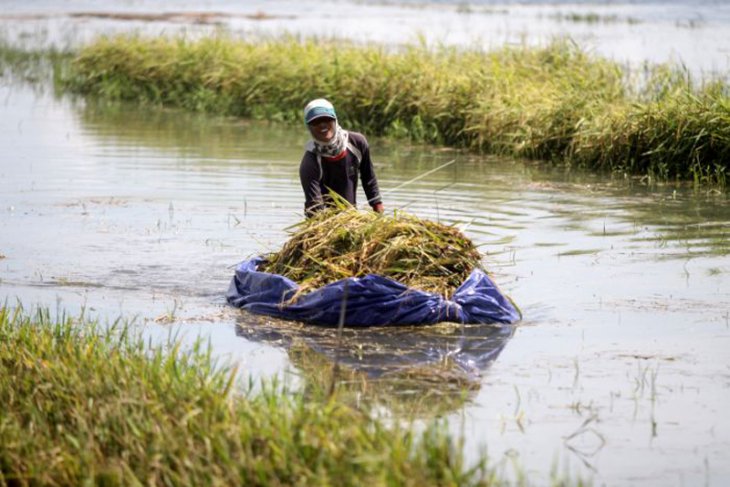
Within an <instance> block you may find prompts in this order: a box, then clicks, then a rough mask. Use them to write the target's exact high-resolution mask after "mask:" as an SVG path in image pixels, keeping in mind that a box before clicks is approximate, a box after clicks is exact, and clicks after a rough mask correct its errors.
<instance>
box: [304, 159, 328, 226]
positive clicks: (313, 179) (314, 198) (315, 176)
mask: <svg viewBox="0 0 730 487" xmlns="http://www.w3.org/2000/svg"><path fill="white" fill-rule="evenodd" d="M320 178H321V168H320V166H319V163H318V162H317V156H315V155H314V154H312V153H311V152H309V151H307V152H305V153H304V156H303V157H302V162H301V163H300V164H299V180H300V182H301V183H302V189H303V190H304V214H305V215H306V216H307V217H310V216H312V215H313V214H314V213H315V212H317V211H319V210H321V209H322V208H323V207H324V201H323V199H322V189H321V187H320V184H319V180H320Z"/></svg>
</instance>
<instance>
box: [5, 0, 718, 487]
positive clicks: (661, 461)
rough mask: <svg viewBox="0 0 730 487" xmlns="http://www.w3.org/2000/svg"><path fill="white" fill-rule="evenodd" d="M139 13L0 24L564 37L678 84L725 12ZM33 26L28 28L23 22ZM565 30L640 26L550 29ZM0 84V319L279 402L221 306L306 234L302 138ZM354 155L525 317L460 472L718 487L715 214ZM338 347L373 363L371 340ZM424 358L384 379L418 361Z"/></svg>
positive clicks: (258, 336) (490, 386) (60, 29)
mask: <svg viewBox="0 0 730 487" xmlns="http://www.w3.org/2000/svg"><path fill="white" fill-rule="evenodd" d="M150 5H151V4H150V3H149V2H146V1H140V2H122V3H118V4H117V3H114V4H112V3H100V2H96V1H88V2H73V3H65V2H62V3H59V2H57V1H45V2H23V3H20V2H10V3H9V4H8V5H4V6H5V7H7V8H6V10H5V11H4V15H6V16H12V15H16V17H15V18H14V19H10V17H7V18H5V19H4V20H3V19H2V18H0V21H1V22H2V29H3V32H4V35H5V36H6V38H10V39H12V40H16V41H18V40H22V39H26V40H28V39H31V40H34V42H36V41H39V40H40V41H41V42H52V41H61V42H72V41H73V42H77V41H79V40H84V39H87V38H91V37H93V36H94V35H96V34H98V33H99V32H101V31H109V32H113V31H127V30H129V29H130V27H131V28H139V29H141V30H145V31H151V32H155V33H159V31H160V30H165V31H166V32H171V31H175V30H176V29H180V28H183V29H185V30H187V31H189V32H190V31H195V32H207V31H211V30H215V29H217V28H219V27H216V26H193V25H179V24H176V23H174V22H167V23H164V22H163V23H152V24H150V23H147V22H137V23H134V22H131V23H130V22H121V21H103V20H99V19H93V18H91V19H89V18H86V19H83V18H75V17H70V16H68V15H67V14H68V13H73V12H81V11H100V10H106V11H140V12H149V11H150V10H152V11H160V10H166V11H167V10H196V11H197V10H211V11H212V10H215V11H224V12H229V13H231V12H233V13H239V14H247V13H254V12H257V11H266V12H268V13H269V14H270V15H272V16H273V17H274V18H272V19H270V20H267V21H261V20H251V19H247V18H245V17H233V18H229V19H228V20H226V21H225V22H224V24H225V25H224V27H225V28H227V29H230V30H232V31H234V33H238V34H242V35H248V34H250V33H252V32H258V33H262V32H263V33H277V32H281V31H282V30H286V31H290V32H296V33H302V34H311V33H312V25H313V19H315V18H317V19H319V18H330V19H333V20H336V22H337V25H338V26H340V27H341V26H343V25H346V26H347V29H345V30H347V32H349V33H350V34H351V38H353V39H355V40H358V41H368V40H378V41H385V42H390V43H399V42H408V41H410V40H412V39H413V38H414V37H416V36H417V34H418V32H419V26H421V27H420V28H421V29H423V26H429V28H428V31H429V32H431V35H430V36H429V37H428V40H429V41H435V42H438V41H444V42H448V43H452V42H453V43H456V44H458V43H461V44H464V43H468V42H473V39H474V38H475V37H478V36H479V35H480V33H481V34H483V36H482V37H481V39H482V40H484V44H486V45H492V44H493V45H499V44H500V43H503V42H519V38H520V36H521V35H523V37H526V38H527V39H528V40H540V39H544V38H547V37H549V36H551V35H552V34H554V33H556V32H558V31H561V30H566V29H567V26H570V29H569V30H570V32H571V35H573V37H575V38H577V39H579V40H580V41H581V42H585V43H586V44H587V45H588V46H589V47H590V46H592V45H593V46H596V50H598V51H599V52H602V53H606V54H608V55H611V56H613V57H616V58H617V59H621V60H624V61H627V62H638V60H643V59H649V60H658V61H663V60H666V59H668V58H671V57H672V56H674V55H677V56H678V57H680V58H681V59H682V60H683V61H684V62H685V63H686V64H687V65H688V67H691V68H692V69H698V70H706V71H712V70H715V69H719V70H720V72H721V73H722V72H723V71H722V70H723V69H725V70H726V69H727V54H728V52H729V51H728V46H729V45H730V44H728V43H729V42H730V41H728V40H729V39H730V35H727V34H728V33H727V25H728V9H729V8H728V4H727V3H726V2H701V3H690V2H671V3H668V4H666V5H662V4H657V3H651V2H635V3H630V4H615V3H605V4H593V3H589V2H576V3H575V4H563V3H554V4H551V5H541V4H531V3H529V2H528V3H525V4H515V3H507V4H505V5H502V4H493V3H490V2H471V11H465V9H464V8H461V11H458V10H459V7H458V6H457V5H455V4H453V3H451V4H449V3H448V2H446V3H442V4H440V5H437V6H434V7H429V8H425V9H424V8H421V7H419V8H413V7H412V6H408V5H405V6H387V5H378V6H368V5H366V4H364V3H363V4H357V5H352V4H344V3H316V4H315V3H312V4H311V5H310V7H311V8H308V9H304V8H301V7H299V8H297V9H294V8H293V7H292V4H291V3H288V2H265V3H264V2H258V3H257V2H251V3H246V4H245V5H246V7H245V8H244V7H241V5H244V4H243V3H237V2H236V3H234V2H228V3H225V2H220V3H219V2H216V3H215V4H213V3H205V4H201V5H198V4H197V3H196V4H193V3H186V2H175V3H174V4H173V3H172V2H169V3H164V2H162V3H161V4H157V3H156V4H155V8H154V9H151V7H150ZM160 5H162V6H166V7H169V8H164V9H163V8H158V7H160ZM297 5H299V4H297ZM318 9H319V10H318ZM322 9H324V10H322ZM480 9H481V10H480ZM487 9H492V10H493V11H491V12H488V11H487ZM325 10H326V12H325ZM504 10H507V11H508V13H506V14H505V13H504V12H503V11H504ZM29 12H36V13H41V14H43V15H40V16H39V17H37V18H30V17H26V18H25V20H22V21H21V20H19V19H20V17H18V16H19V15H21V14H25V13H29ZM292 12H295V13H294V14H292ZM353 12H354V13H353ZM570 12H588V13H589V12H603V13H604V14H605V15H619V16H621V17H632V18H633V17H636V18H638V19H639V20H641V22H639V23H629V22H615V21H612V22H602V23H598V24H593V25H591V24H586V23H566V21H558V20H557V19H556V18H555V17H554V15H555V14H556V13H566V14H567V13H570ZM49 13H53V15H50V16H49V15H46V14H49ZM290 14H291V15H290ZM286 15H290V17H286ZM551 15H553V17H550V16H551ZM322 16H324V17H322ZM328 16H329V17H328ZM368 19H370V20H369V21H368ZM692 19H695V20H694V21H691V20H692ZM317 25H320V26H321V25H322V24H321V23H319V24H317ZM528 27H529V28H528ZM332 33H333V32H331V31H329V30H326V29H325V30H324V31H323V34H332ZM521 33H522V34H521ZM469 39H472V40H469ZM662 39H665V41H662ZM480 42H481V41H480ZM0 80H2V86H0V205H1V206H0V255H1V256H2V257H1V258H0V291H1V292H0V298H2V299H4V300H8V301H9V302H10V303H14V302H15V300H16V299H18V300H20V302H22V303H23V304H24V305H25V306H30V305H40V306H44V307H49V308H51V309H52V310H56V309H57V310H61V311H66V312H68V313H70V314H75V313H78V312H80V311H81V310H83V311H84V312H85V313H86V314H88V315H90V316H94V317H99V318H100V319H101V320H102V321H111V320H114V319H116V318H119V317H122V318H124V319H127V320H128V319H134V321H135V323H136V324H137V325H138V326H139V328H140V329H142V330H143V331H144V333H145V334H146V335H147V336H149V337H151V338H153V339H154V340H160V341H164V340H165V339H166V338H167V336H168V335H169V334H171V333H172V334H179V335H180V336H181V337H182V339H183V340H184V341H186V342H191V341H193V340H195V339H196V338H197V337H198V336H203V337H205V338H207V339H209V340H210V342H211V345H212V347H213V349H214V351H215V353H216V354H217V355H219V356H222V357H225V358H226V359H229V360H231V361H234V362H237V363H239V364H240V367H241V369H242V370H243V371H245V372H246V373H250V374H251V375H252V376H254V377H271V376H273V375H283V376H284V377H289V378H290V379H291V380H292V381H293V382H294V383H295V384H296V383H297V381H298V380H299V379H298V377H299V367H300V366H301V364H300V363H299V362H297V361H295V360H293V359H292V358H290V355H289V354H287V351H286V349H285V347H282V346H281V345H282V339H281V336H280V335H278V334H277V333H276V332H273V333H272V332H270V331H269V330H271V328H261V327H260V326H259V325H262V322H261V321H260V320H257V319H254V318H252V317H250V316H247V315H245V314H241V313H239V312H238V311H237V310H233V309H231V308H229V307H227V306H226V305H225V300H224V293H225V290H226V288H227V286H228V282H229V280H230V278H231V276H232V274H233V267H234V266H235V264H236V263H238V262H239V261H240V260H242V259H243V258H246V257H249V256H251V255H255V254H259V253H261V252H266V251H271V250H276V249H277V248H279V246H280V245H281V244H282V243H283V242H284V241H285V240H286V238H287V233H286V228H287V227H289V226H290V225H292V224H294V223H296V222H298V221H299V220H300V219H301V217H302V212H301V210H302V203H303V201H302V200H303V198H302V194H301V188H300V186H299V181H298V173H297V167H298V162H299V160H300V158H301V155H302V147H303V145H304V143H305V141H306V134H305V133H304V131H303V130H302V128H300V127H286V126H278V125H269V124H265V123H252V122H246V121H241V120H237V119H224V118H216V117H208V116H202V115H191V114H186V113H180V112H176V111H165V110H157V109H152V108H135V107H120V106H104V105H96V104H87V103H84V102H81V101H72V100H69V99H67V98H63V99H56V98H54V97H53V96H52V95H50V94H49V93H45V92H43V91H33V90H31V89H29V88H27V87H24V86H22V85H19V84H15V83H10V82H9V81H7V80H3V79H2V78H0ZM371 144H372V151H373V154H374V159H375V161H376V164H377V172H378V175H379V178H380V182H381V188H382V189H383V191H384V193H385V202H386V206H387V208H388V209H389V210H393V209H396V208H403V209H406V210H408V211H410V212H413V213H415V214H417V215H419V216H421V217H423V218H429V219H435V220H440V221H442V222H445V223H456V224H459V225H460V226H461V227H462V228H463V230H464V231H465V233H466V234H467V235H468V236H469V237H471V238H472V239H474V240H475V241H476V242H477V243H479V244H481V245H482V250H483V251H484V252H485V253H486V259H485V264H486V266H487V267H488V268H489V269H490V270H491V271H492V273H493V275H494V279H495V281H496V282H497V283H498V284H499V285H500V287H501V288H502V289H503V291H504V292H505V293H506V294H508V295H510V296H511V297H512V298H513V299H514V300H515V302H516V303H517V304H518V305H519V306H520V307H521V309H522V311H523V313H524V320H523V321H522V322H521V323H520V324H519V325H518V326H517V327H515V329H514V331H513V332H512V331H511V332H510V333H509V334H507V335H504V334H499V333H498V334H497V335H498V338H499V340H497V341H496V342H495V348H494V353H493V354H491V355H488V358H489V359H494V358H496V361H494V362H493V363H492V364H491V366H490V367H488V368H484V367H480V368H481V369H482V370H481V377H480V378H479V379H478V381H479V387H478V388H477V389H476V390H475V391H473V392H472V394H471V395H470V396H469V402H468V403H467V405H466V406H465V407H463V408H462V407H456V406H454V407H451V409H448V411H450V412H449V413H448V414H449V417H450V419H451V420H452V421H451V425H452V427H453V429H454V431H455V432H457V433H463V434H464V435H465V438H466V442H467V443H466V447H467V451H468V452H470V456H471V457H474V456H476V454H477V453H478V452H479V451H481V449H483V448H487V449H488V453H489V455H490V457H491V459H492V462H493V463H494V464H496V465H501V466H502V468H503V469H504V471H505V472H506V473H507V474H508V475H512V476H517V475H518V474H517V473H514V472H513V471H512V465H513V462H514V463H516V464H518V465H520V468H521V469H523V471H524V473H525V474H526V475H527V477H528V478H529V479H530V480H531V481H532V482H533V483H534V484H537V485H544V484H546V483H547V482H548V479H549V478H550V475H551V474H550V472H551V470H552V469H553V468H554V469H556V470H557V471H558V472H559V473H567V474H572V475H582V476H584V477H586V478H592V479H593V480H594V482H595V483H596V484H597V485H602V484H605V485H639V484H640V485H662V486H664V485H727V484H728V483H729V482H730V454H728V451H730V423H729V422H728V421H727V419H726V416H727V415H726V413H725V411H726V407H727V404H729V403H730V353H729V352H728V350H730V257H729V254H730V240H729V237H730V202H729V201H728V196H727V194H725V193H720V194H717V193H714V192H708V191H696V192H695V191H692V190H691V189H683V188H674V187H671V186H656V185H652V184H650V183H651V182H647V181H639V180H632V179H624V178H622V177H620V176H614V177H610V176H599V175H591V174H584V173H580V172H576V171H573V172H570V173H566V171H564V170H562V169H552V170H551V169H548V168H545V167H543V166H542V165H539V164H533V163H529V162H524V161H508V160H499V159H494V158H487V157H480V156H475V155H469V154H463V153H458V152H454V151H449V150H442V149H435V148H428V147H418V146H409V145H408V144H405V143H396V142H392V141H390V142H387V141H381V140H376V139H373V140H371ZM451 160H456V162H455V163H454V164H451V165H449V166H448V167H446V168H444V169H442V170H439V171H437V172H435V173H433V174H431V175H429V176H428V177H424V178H422V179H418V180H416V181H415V182H412V183H409V184H406V185H405V186H403V187H401V185H403V184H404V183H407V182H408V181H411V180H412V179H414V178H418V177H419V176H420V175H422V174H424V173H426V172H428V171H430V170H431V169H434V168H437V167H439V166H440V165H442V164H444V163H446V162H448V161H451ZM647 183H649V184H647ZM360 198H361V199H362V200H364V197H363V196H362V194H361V195H360ZM260 330H265V331H264V332H263V333H261V332H260ZM274 330H275V328H274ZM452 332H453V333H452V334H453V336H449V337H440V336H438V335H439V334H440V333H444V331H443V330H439V331H438V333H436V332H434V333H430V332H428V331H425V332H422V333H420V332H419V333H420V334H419V340H417V341H411V340H410V338H411V337H410V336H408V335H406V333H407V331H403V330H400V331H398V332H394V333H393V335H392V336H393V337H394V339H393V341H395V342H396V343H394V344H393V346H394V347H395V348H398V345H401V348H404V347H421V346H423V343H427V344H429V347H431V348H430V349H429V351H434V350H435V353H436V355H438V354H449V353H452V352H456V351H457V348H459V347H463V346H464V342H463V338H464V336H466V335H468V333H464V332H463V331H461V330H458V329H454V330H452ZM490 333H492V332H490ZM294 334H295V335H306V337H305V338H306V339H308V340H310V343H311V344H313V345H314V348H315V349H317V350H320V351H322V352H323V353H324V354H325V355H327V356H328V357H329V358H330V359H331V355H332V354H331V352H332V347H329V348H328V347H327V343H329V342H328V340H330V341H331V338H332V334H331V333H330V332H328V331H327V330H320V331H317V332H313V333H311V334H308V332H306V331H302V330H299V331H297V332H296V333H294ZM414 334H416V332H415V331H414ZM399 336H400V338H399ZM406 336H407V337H408V339H407V338H406ZM347 338H348V340H349V342H348V343H349V344H350V345H352V344H359V345H358V346H364V347H365V348H367V347H368V346H374V344H377V346H378V347H380V348H379V350H381V351H382V350H384V351H385V352H386V353H385V355H387V352H388V351H389V349H388V343H387V341H388V334H387V332H384V331H382V330H378V331H372V332H369V331H367V330H366V331H363V332H359V333H358V332H350V333H349V334H348V337H347ZM416 342H417V343H416ZM383 347H384V348H383ZM502 347H503V348H502ZM421 355H422V356H418V354H412V355H403V356H402V357H401V359H403V360H406V361H408V360H413V361H417V360H426V359H424V358H423V357H424V356H425V357H427V359H430V355H429V354H421ZM485 356H487V355H485ZM403 357H405V358H403ZM350 359H351V358H350V357H348V358H347V359H346V360H345V362H349V363H350V364H351V365H353V364H354V365H357V363H356V361H354V360H350Z"/></svg>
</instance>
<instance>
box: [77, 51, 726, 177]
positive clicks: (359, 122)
mask: <svg viewBox="0 0 730 487" xmlns="http://www.w3.org/2000/svg"><path fill="white" fill-rule="evenodd" d="M73 73H74V74H73V76H72V77H71V78H70V80H69V85H68V86H69V87H71V88H72V89H74V90H76V91H78V92H81V93H87V94H94V95H101V96H105V97H110V98H114V99H123V100H137V101H146V102H153V103H161V104H165V105H174V106H180V107H184V108H187V109H192V110H205V111H212V112H216V113H223V114H229V115H237V116H245V117H257V118H267V119H276V120H288V121H292V122H295V123H301V120H300V110H301V108H302V107H303V106H304V104H305V103H306V102H307V101H308V100H310V99H312V98H315V97H320V96H325V97H328V98H330V99H331V100H332V101H333V102H334V104H335V106H336V107H337V110H338V113H339V114H341V117H342V118H343V124H344V125H346V126H347V127H349V128H352V129H359V130H362V131H364V132H366V133H367V134H369V135H395V136H405V137H411V138H413V139H416V140H421V141H426V142H432V143H438V144H446V145H450V146H457V147H465V148H469V149H472V150H477V151H483V152H489V153H495V154H503V155H511V156H517V157H526V158H534V159H542V160H550V161H559V162H565V163H567V164H572V165H577V166H582V167H589V168H600V169H610V170H613V171H618V172H622V173H628V174H638V175H650V176H654V177H656V178H658V179H662V180H671V179H683V180H686V179H689V180H695V181H696V182H699V183H703V184H721V185H723V184H724V183H725V181H726V178H727V175H728V171H730V169H729V168H728V164H730V163H729V162H728V161H730V99H729V98H728V87H727V86H726V85H724V84H722V83H714V84H707V85H703V86H695V84H694V83H692V82H690V81H688V79H687V75H686V73H684V72H683V71H681V70H680V69H679V68H677V69H674V68H671V67H667V66H660V67H657V68H656V69H653V70H652V72H651V74H650V75H648V79H647V80H645V81H644V82H642V83H641V88H639V87H638V84H637V83H629V82H627V79H629V78H630V77H631V76H633V75H635V73H627V72H625V70H624V69H623V68H621V67H620V66H619V65H618V64H617V63H614V62H611V61H608V60H605V59H601V58H598V57H595V56H591V55H589V54H587V53H585V52H584V51H582V50H580V49H579V48H576V47H575V46H574V45H572V44H570V43H568V42H556V43H554V44H553V45H551V46H549V47H546V48H527V47H522V48H503V49H500V50H496V51H493V52H481V51H475V50H467V51H464V50H456V49H447V48H443V49H428V48H425V47H418V46H412V47H407V48H404V49H399V50H397V51H394V50H390V51H389V50H387V49H386V48H384V47H376V46H367V47H361V46H353V45H348V44H343V43H334V42H316V41H305V42H304V41H299V40H296V39H278V40H273V41H262V42H256V43H248V42H242V41H236V40H232V39H229V38H225V37H223V38H207V39H201V40H198V41H186V40H183V39H170V38H142V37H114V38H105V39H100V40H97V41H96V42H94V43H93V44H90V45H88V46H87V47H85V48H83V49H82V50H81V52H80V53H79V55H78V57H77V58H76V60H75V63H74V70H73Z"/></svg>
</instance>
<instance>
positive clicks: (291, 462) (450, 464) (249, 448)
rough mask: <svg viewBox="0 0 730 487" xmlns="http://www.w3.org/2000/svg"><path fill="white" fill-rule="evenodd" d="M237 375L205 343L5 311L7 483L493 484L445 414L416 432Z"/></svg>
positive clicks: (1, 333) (0, 356)
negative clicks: (471, 461)
mask: <svg viewBox="0 0 730 487" xmlns="http://www.w3.org/2000/svg"><path fill="white" fill-rule="evenodd" d="M235 377H236V375H235V370H229V369H226V368H223V367H220V366H217V365H216V363H215V361H214V360H212V358H211V355H210V349H206V348H205V347H202V346H200V345H198V346H196V347H194V348H193V349H192V350H186V351H181V350H180V348H179V346H178V345H174V346H172V347H171V348H169V345H168V346H167V347H164V349H163V347H159V348H156V347H150V346H149V345H145V343H144V342H143V341H142V340H141V339H134V338H130V336H129V333H128V330H126V329H123V328H119V327H115V328H114V327H113V328H107V329H102V328H101V327H99V326H95V325H94V324H93V323H88V322H76V321H72V320H70V319H61V320H53V319H51V318H50V317H49V315H48V313H47V312H39V313H38V314H35V315H31V314H29V313H25V312H22V311H19V310H12V309H10V308H8V307H0V404H2V407H0V485H111V486H114V485H143V484H144V485H153V486H154V485H195V486H205V485H251V486H264V485H266V486H268V485H301V486H307V485H317V486H320V485H404V486H409V485H412V486H430V485H439V486H451V485H454V486H455V485H487V484H489V485H493V484H496V483H498V481H497V480H496V479H495V477H494V474H493V473H492V472H488V471H487V470H486V468H485V459H482V460H480V462H478V463H477V464H476V466H475V467H474V468H469V467H467V466H466V465H465V462H464V460H463V456H462V449H461V446H460V444H459V443H458V442H457V441H456V440H455V439H454V438H453V437H452V436H451V435H450V434H449V433H448V432H447V431H446V429H445V427H444V425H443V424H441V423H433V424H431V425H430V426H429V427H427V428H425V429H419V431H420V432H419V433H415V432H414V431H413V430H411V429H410V428H409V427H404V426H402V425H400V424H399V423H398V422H395V423H393V424H390V425H389V426H386V425H385V424H384V423H383V422H381V421H379V420H377V419H374V417H373V415H371V414H369V413H368V412H367V411H363V410H362V409H354V408H351V407H348V406H346V405H345V404H343V403H342V402H340V401H339V400H338V398H337V396H336V395H335V396H334V397H328V396H326V395H324V394H321V395H320V394H316V391H310V394H309V395H307V396H306V397H305V396H304V395H302V394H293V393H291V392H287V391H286V390H284V389H283V388H282V387H280V386H272V385H269V386H266V387H264V388H263V390H261V391H259V392H255V393H254V392H252V388H250V387H249V389H248V390H245V391H240V392H239V393H237V392H236V391H237V389H236V387H235Z"/></svg>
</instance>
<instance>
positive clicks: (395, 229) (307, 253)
mask: <svg viewBox="0 0 730 487" xmlns="http://www.w3.org/2000/svg"><path fill="white" fill-rule="evenodd" d="M480 261H481V255H480V254H479V251H478V250H477V248H476V247H475V246H474V244H473V243H472V242H471V240H469V239H468V238H466V237H465V236H464V235H463V234H462V233H461V232H460V231H459V230H458V229H457V228H455V227H453V226H446V225H442V224H440V223H437V222H433V221H429V220H422V219H420V218H418V217H416V216H413V215H409V214H407V213H404V212H396V213H394V214H393V215H392V216H390V215H386V214H382V215H381V214H378V213H375V212H373V211H361V210H357V209H355V208H350V209H343V208H336V209H331V210H322V211H320V212H318V213H317V214H316V215H315V216H314V217H312V218H310V219H308V220H305V221H303V222H301V223H300V224H299V225H298V226H297V227H296V231H295V232H293V234H292V236H291V238H290V239H289V241H288V242H287V243H286V244H285V245H284V247H283V248H282V249H281V250H280V251H279V252H275V253H272V254H269V255H267V256H266V262H265V263H264V265H263V266H262V270H264V271H265V272H271V273H272V274H281V275H284V276H286V277H288V278H290V279H291V280H293V281H295V282H297V283H298V284H299V285H300V288H299V291H298V294H303V293H306V292H308V291H310V290H312V289H316V288H318V287H320V286H323V285H325V284H328V283H330V282H334V281H337V280H340V279H344V278H347V277H362V276H365V275H368V274H378V275H382V276H386V277H391V278H393V279H395V280H396V281H399V282H401V283H403V284H405V285H406V286H409V287H414V288H417V289H421V290H424V291H429V292H434V293H437V294H441V295H444V296H447V297H449V296H451V295H452V294H453V293H454V291H456V289H457V288H458V287H459V286H460V285H461V284H462V283H463V282H464V281H465V280H466V278H467V277H468V276H469V274H470V273H471V271H472V270H474V269H475V268H477V267H480V266H481V264H480Z"/></svg>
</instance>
